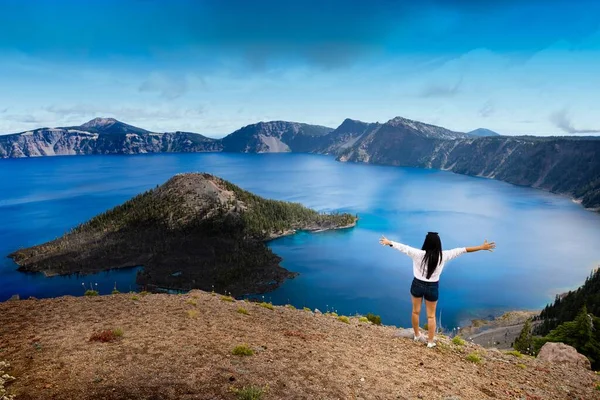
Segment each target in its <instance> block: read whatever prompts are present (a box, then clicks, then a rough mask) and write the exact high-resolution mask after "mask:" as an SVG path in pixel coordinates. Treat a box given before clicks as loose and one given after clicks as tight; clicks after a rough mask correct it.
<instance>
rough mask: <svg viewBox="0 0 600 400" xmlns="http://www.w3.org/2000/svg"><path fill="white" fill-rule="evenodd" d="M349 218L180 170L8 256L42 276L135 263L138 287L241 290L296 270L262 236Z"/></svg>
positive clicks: (259, 288)
mask: <svg viewBox="0 0 600 400" xmlns="http://www.w3.org/2000/svg"><path fill="white" fill-rule="evenodd" d="M357 219H358V218H357V216H355V215H350V214H342V213H334V214H324V213H319V212H317V211H314V210H311V209H309V208H306V207H304V206H302V205H301V204H297V203H289V202H283V201H276V200H268V199H264V198H261V197H259V196H257V195H254V194H252V193H250V192H248V191H245V190H243V189H241V188H239V187H238V186H236V185H234V184H232V183H230V182H227V181H225V180H223V179H221V178H218V177H216V176H213V175H209V174H206V173H186V174H179V175H176V176H174V177H172V178H171V179H169V180H168V181H167V182H166V183H165V184H163V185H161V186H157V187H156V188H154V189H152V190H149V191H147V192H145V193H143V194H140V195H138V196H136V197H134V198H132V199H131V200H129V201H127V202H125V203H124V204H122V205H120V206H117V207H115V208H113V209H111V210H109V211H106V212H104V213H102V214H100V215H97V216H96V217H94V218H92V219H91V220H89V221H88V222H85V223H83V224H81V225H79V226H77V227H75V228H74V229H72V230H71V231H70V232H68V233H66V234H65V235H63V236H62V237H60V238H57V239H55V240H52V241H50V242H47V243H44V244H41V245H37V246H33V247H30V248H25V249H20V250H18V251H15V252H14V253H12V254H10V255H9V257H10V258H12V259H13V260H14V261H15V262H16V263H17V264H18V265H19V270H20V271H24V272H42V273H44V274H46V275H47V276H52V275H68V274H89V273H96V272H100V271H104V270H110V269H115V268H127V267H137V266H142V267H143V269H141V270H140V271H139V273H138V275H137V284H138V285H140V286H142V287H143V288H145V289H146V290H160V289H176V290H190V289H201V290H206V291H211V290H215V291H218V292H220V293H225V292H228V293H231V294H232V295H233V296H241V295H244V294H259V293H265V292H267V291H271V290H274V289H275V288H277V287H278V286H279V285H280V284H281V283H282V282H283V281H284V280H285V279H287V278H291V277H294V276H296V274H295V273H294V272H290V271H288V270H286V269H285V268H283V267H281V266H280V265H279V263H280V262H281V258H280V257H278V256H277V255H276V254H274V253H273V252H272V251H271V250H270V249H269V247H268V246H267V244H266V242H267V241H268V240H272V239H275V238H278V237H281V236H285V235H290V234H293V233H295V232H296V231H299V230H304V231H323V230H331V229H342V228H350V227H353V226H355V225H356V222H357Z"/></svg>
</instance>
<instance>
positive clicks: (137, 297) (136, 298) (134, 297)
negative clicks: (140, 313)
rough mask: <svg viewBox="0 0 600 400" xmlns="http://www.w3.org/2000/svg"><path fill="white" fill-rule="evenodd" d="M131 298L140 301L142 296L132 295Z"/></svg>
mask: <svg viewBox="0 0 600 400" xmlns="http://www.w3.org/2000/svg"><path fill="white" fill-rule="evenodd" d="M131 300H133V301H139V300H140V298H139V296H136V295H133V296H131Z"/></svg>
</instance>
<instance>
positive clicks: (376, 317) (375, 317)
mask: <svg viewBox="0 0 600 400" xmlns="http://www.w3.org/2000/svg"><path fill="white" fill-rule="evenodd" d="M367 319H368V320H369V321H371V322H372V323H374V324H375V325H381V317H380V316H379V315H375V314H372V313H368V314H367Z"/></svg>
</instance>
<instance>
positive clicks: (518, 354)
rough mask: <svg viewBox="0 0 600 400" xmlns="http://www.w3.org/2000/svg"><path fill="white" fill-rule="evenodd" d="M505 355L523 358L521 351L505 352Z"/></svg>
mask: <svg viewBox="0 0 600 400" xmlns="http://www.w3.org/2000/svg"><path fill="white" fill-rule="evenodd" d="M504 354H508V355H510V356H515V357H518V358H522V357H523V354H521V352H520V351H519V350H511V351H506V352H504Z"/></svg>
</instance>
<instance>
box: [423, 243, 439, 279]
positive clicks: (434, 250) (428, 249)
mask: <svg viewBox="0 0 600 400" xmlns="http://www.w3.org/2000/svg"><path fill="white" fill-rule="evenodd" d="M421 250H425V257H423V264H422V268H423V273H424V274H425V276H427V279H429V278H431V275H433V273H434V272H435V270H436V268H437V267H438V265H440V263H441V262H442V240H441V239H440V237H439V236H438V233H437V232H428V233H427V236H425V241H424V242H423V247H422V248H421Z"/></svg>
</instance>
